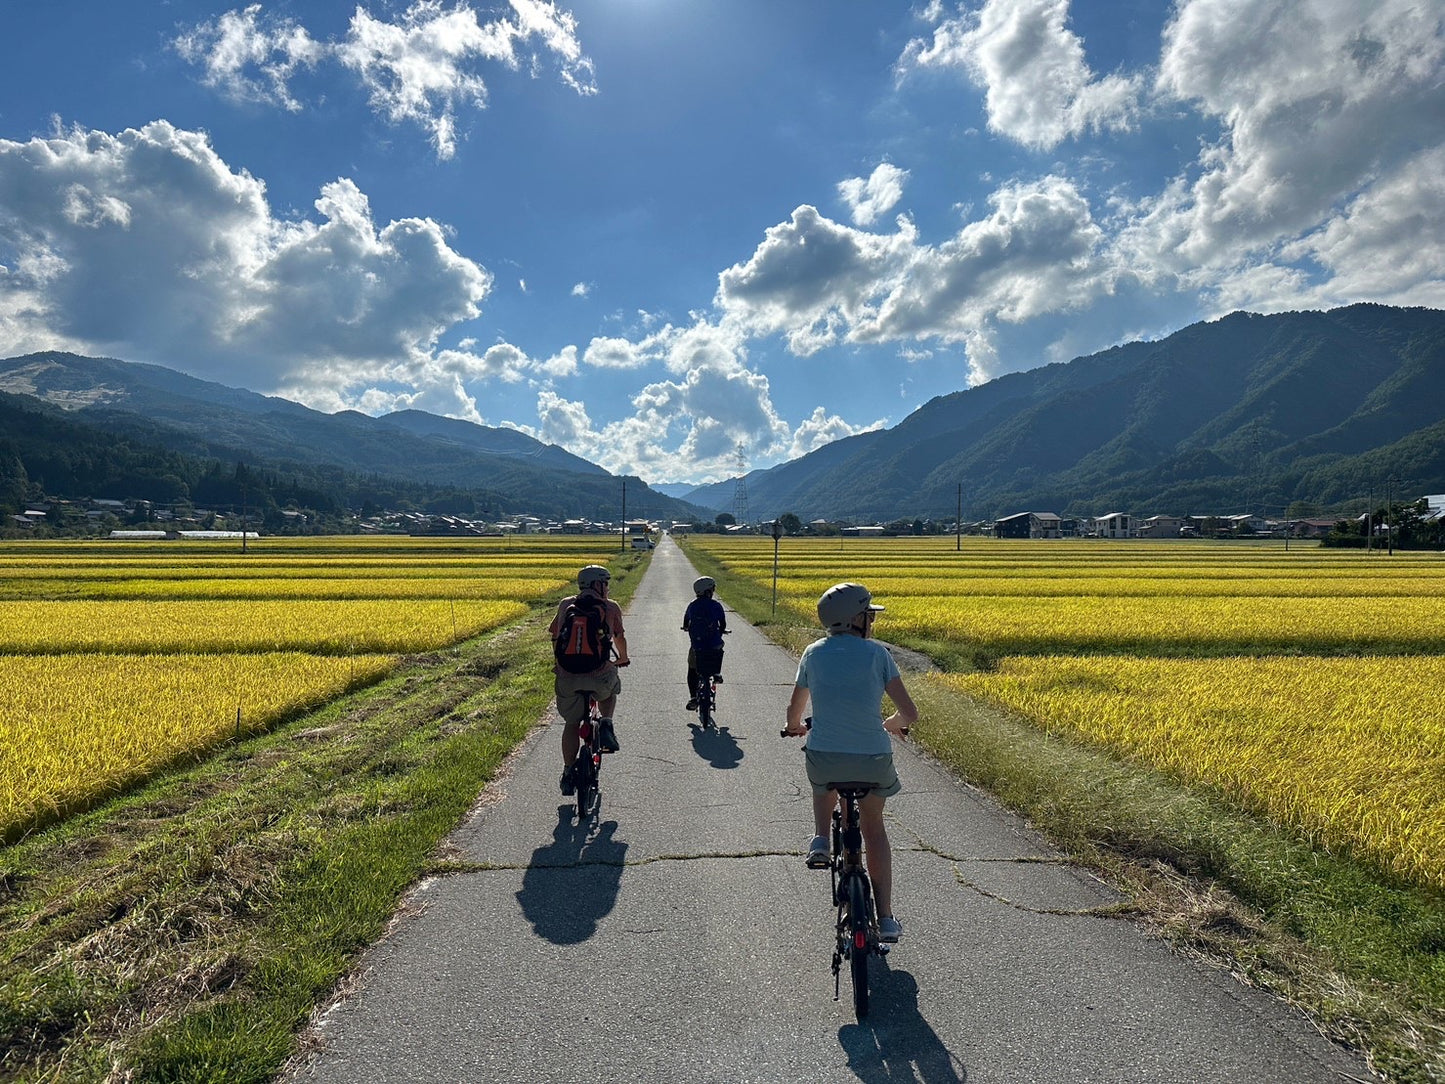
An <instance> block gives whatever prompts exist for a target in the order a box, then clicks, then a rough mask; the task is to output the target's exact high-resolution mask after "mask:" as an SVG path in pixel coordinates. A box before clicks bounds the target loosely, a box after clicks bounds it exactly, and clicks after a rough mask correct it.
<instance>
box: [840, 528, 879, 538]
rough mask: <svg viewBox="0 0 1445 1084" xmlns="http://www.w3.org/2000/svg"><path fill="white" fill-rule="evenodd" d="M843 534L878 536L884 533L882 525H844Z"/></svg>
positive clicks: (858, 536)
mask: <svg viewBox="0 0 1445 1084" xmlns="http://www.w3.org/2000/svg"><path fill="white" fill-rule="evenodd" d="M842 533H843V534H846V535H853V536H855V537H857V538H877V537H879V536H880V535H882V534H883V528H882V527H844V528H843V531H842Z"/></svg>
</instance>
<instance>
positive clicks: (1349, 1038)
mask: <svg viewBox="0 0 1445 1084" xmlns="http://www.w3.org/2000/svg"><path fill="white" fill-rule="evenodd" d="M684 544H685V543H684ZM686 548H687V553H688V557H689V559H691V561H692V562H693V564H694V565H695V566H696V567H697V569H698V571H699V572H702V573H705V574H707V575H710V576H713V577H714V578H716V579H717V581H718V594H719V595H720V596H721V597H723V598H724V599H725V600H726V601H727V603H728V605H730V606H732V607H733V608H734V609H736V610H738V611H739V612H740V613H741V614H742V615H743V616H744V617H745V618H747V619H748V620H749V621H752V622H754V623H756V624H758V625H759V626H760V627H761V628H762V629H763V630H764V631H765V632H766V633H767V634H768V635H769V636H770V637H772V639H774V640H775V641H776V642H778V643H781V644H783V645H785V646H787V647H789V648H791V649H793V650H794V651H798V650H801V648H802V647H803V646H805V645H806V644H808V643H810V642H812V641H813V640H814V639H816V638H817V637H818V636H819V635H820V631H819V630H818V629H816V628H810V627H806V626H802V625H799V624H797V622H796V621H795V619H793V618H792V616H791V615H788V614H785V613H784V612H783V608H782V606H781V604H780V605H779V607H778V611H777V615H776V617H774V615H773V613H772V592H771V585H770V584H768V585H759V584H757V583H755V582H753V581H750V580H748V579H746V578H743V577H740V576H737V575H734V574H731V573H729V572H728V571H727V570H726V569H725V568H723V567H722V565H721V563H720V562H719V561H718V560H717V559H715V558H713V557H712V556H711V555H710V554H708V553H707V552H706V550H704V549H703V548H701V547H691V546H688V547H686ZM880 631H881V632H884V633H885V634H886V623H885V625H884V628H883V629H880ZM900 643H901V646H904V647H908V648H911V649H913V650H916V651H920V652H923V653H924V654H926V655H929V656H930V657H931V658H932V659H933V661H934V662H935V663H937V664H938V665H939V666H940V667H941V668H942V669H945V670H954V671H958V670H965V669H968V668H970V667H972V666H975V665H978V664H979V663H980V662H982V663H983V664H984V665H987V664H988V660H979V659H975V658H973V657H972V656H971V655H970V654H968V653H967V652H964V651H961V650H960V649H959V648H957V647H956V646H954V645H948V644H938V643H933V642H928V641H918V642H913V641H908V640H906V639H905V640H900ZM905 680H906V681H907V683H908V686H909V691H910V693H911V694H912V695H913V697H914V699H915V700H916V701H917V702H918V705H919V709H920V711H921V717H920V721H919V723H918V725H917V726H915V727H914V729H913V735H912V736H913V737H914V738H915V739H916V740H917V741H918V742H919V743H920V744H921V745H922V746H924V747H925V748H926V749H928V751H929V752H930V753H932V754H933V755H935V756H936V757H938V759H939V760H940V761H941V762H943V763H944V764H945V765H947V766H948V767H949V768H950V769H952V770H953V771H954V772H956V773H957V774H958V775H960V776H962V777H963V778H965V779H967V780H969V781H971V782H973V783H975V784H977V785H979V786H981V787H983V788H984V789H986V790H988V791H990V792H991V793H993V794H994V795H996V796H997V797H998V798H999V799H1000V800H1001V801H1002V802H1003V803H1004V804H1006V805H1008V806H1009V807H1010V808H1012V809H1014V810H1016V811H1018V812H1019V813H1021V814H1023V815H1024V816H1025V817H1027V818H1028V819H1029V820H1030V821H1031V822H1032V823H1033V824H1034V825H1035V826H1036V827H1038V828H1039V829H1041V830H1042V831H1043V832H1045V833H1046V834H1047V835H1048V836H1049V837H1050V838H1051V839H1052V840H1053V841H1054V842H1055V843H1056V844H1057V845H1058V846H1059V847H1060V848H1061V849H1063V850H1064V851H1065V852H1067V853H1069V854H1070V855H1072V856H1073V857H1074V858H1075V859H1076V860H1078V861H1080V862H1082V863H1085V864H1087V865H1089V866H1091V867H1092V868H1094V869H1096V870H1097V871H1099V872H1100V873H1101V874H1102V875H1104V876H1105V877H1106V878H1107V879H1108V880H1110V881H1111V883H1113V884H1114V885H1116V886H1117V887H1119V888H1120V889H1121V890H1122V891H1124V892H1125V893H1126V894H1127V895H1128V896H1130V897H1131V898H1132V899H1133V900H1134V901H1135V906H1134V910H1135V913H1137V914H1138V915H1139V916H1140V917H1141V918H1143V919H1144V920H1145V921H1148V922H1150V923H1152V924H1153V925H1155V926H1156V927H1157V928H1158V929H1160V930H1161V931H1162V932H1163V933H1164V935H1165V936H1166V937H1168V938H1169V939H1170V940H1171V941H1172V942H1173V943H1174V944H1175V945H1176V946H1177V947H1179V948H1180V949H1181V950H1183V951H1185V952H1189V953H1194V954H1198V955H1200V956H1203V957H1206V958H1208V959H1210V960H1212V961H1214V962H1215V963H1217V964H1219V965H1221V966H1224V967H1227V968H1229V969H1230V970H1232V971H1233V972H1235V973H1236V974H1238V975H1240V976H1241V977H1243V978H1245V979H1247V980H1248V981H1251V982H1254V983H1256V984H1258V985H1260V986H1263V987H1265V988H1267V989H1270V990H1272V991H1274V992H1276V993H1277V994H1279V995H1281V996H1283V997H1285V998H1287V999H1288V1000H1290V1001H1292V1002H1293V1003H1295V1004H1297V1005H1299V1006H1300V1007H1302V1008H1303V1009H1305V1010H1306V1011H1307V1012H1309V1013H1310V1014H1311V1016H1312V1017H1313V1018H1314V1020H1315V1021H1316V1022H1317V1024H1318V1025H1319V1026H1320V1027H1321V1029H1322V1030H1324V1031H1325V1033H1326V1034H1329V1035H1331V1036H1333V1037H1335V1038H1337V1039H1339V1040H1340V1041H1342V1042H1345V1043H1347V1044H1349V1045H1351V1046H1355V1047H1357V1048H1358V1049H1361V1050H1363V1051H1364V1052H1365V1053H1366V1054H1367V1056H1368V1057H1369V1058H1370V1061H1371V1063H1372V1064H1373V1065H1374V1067H1375V1068H1376V1069H1378V1070H1379V1071H1380V1072H1381V1073H1383V1074H1385V1075H1386V1076H1387V1077H1388V1078H1389V1079H1391V1080H1395V1081H1408V1082H1417V1081H1418V1082H1426V1081H1436V1082H1439V1081H1445V898H1442V897H1441V895H1440V894H1439V893H1435V892H1431V891H1430V890H1428V889H1424V888H1420V887H1418V886H1412V885H1409V884H1405V883H1402V882H1401V881H1400V880H1398V879H1397V878H1393V877H1391V876H1390V875H1389V874H1387V873H1385V872H1383V871H1381V870H1379V869H1378V868H1376V867H1373V866H1371V865H1369V864H1367V863H1364V862H1357V861H1354V860H1352V859H1351V857H1350V856H1349V855H1347V854H1344V855H1342V854H1328V853H1325V852H1323V851H1321V850H1319V849H1317V848H1315V847H1313V846H1311V845H1310V844H1309V843H1308V842H1307V841H1305V840H1303V839H1301V838H1299V837H1297V836H1295V835H1293V834H1291V833H1289V832H1287V831H1285V830H1282V829H1280V828H1277V827H1275V826H1273V825H1271V824H1269V823H1268V822H1266V821H1264V820H1262V819H1261V818H1258V817H1254V816H1252V815H1250V814H1247V813H1245V812H1242V811H1240V810H1238V809H1235V808H1232V807H1230V806H1229V805H1227V804H1226V803H1224V802H1223V801H1221V800H1219V799H1218V798H1217V797H1215V796H1213V795H1210V794H1206V793H1199V792H1194V791H1190V790H1186V789H1183V788H1181V787H1180V786H1179V785H1178V784H1177V783H1174V782H1172V781H1171V780H1169V779H1166V778H1165V777H1164V776H1163V775H1161V774H1159V773H1157V772H1153V771H1151V770H1148V769H1146V768H1143V767H1140V766H1137V765H1133V764H1128V763H1125V762H1122V761H1119V760H1116V759H1114V758H1112V757H1110V756H1108V755H1106V754H1105V753H1103V752H1101V751H1099V750H1097V749H1094V748H1091V747H1086V746H1084V745H1082V744H1079V743H1076V742H1072V741H1067V740H1064V739H1061V738H1058V737H1053V736H1050V735H1047V734H1045V733H1043V732H1042V731H1040V730H1038V729H1037V728H1035V727H1033V726H1031V725H1030V724H1028V723H1027V722H1025V721H1023V720H1021V719H1018V718H1016V717H1013V716H1011V715H1009V714H1007V713H1005V712H1002V711H999V710H997V709H994V708H991V707H988V706H986V705H982V704H979V703H977V702H975V701H973V700H970V699H969V698H967V697H965V696H963V695H961V694H959V693H956V692H952V691H950V690H947V689H944V688H943V687H941V686H939V685H935V684H933V683H931V682H928V681H925V680H918V679H917V678H915V677H912V676H910V677H906V678H905Z"/></svg>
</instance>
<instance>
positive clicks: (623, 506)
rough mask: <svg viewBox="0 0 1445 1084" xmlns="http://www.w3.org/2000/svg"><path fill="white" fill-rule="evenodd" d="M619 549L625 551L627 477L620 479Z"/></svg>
mask: <svg viewBox="0 0 1445 1084" xmlns="http://www.w3.org/2000/svg"><path fill="white" fill-rule="evenodd" d="M621 551H622V552H623V553H626V552H627V479H626V478H624V479H622V545H621Z"/></svg>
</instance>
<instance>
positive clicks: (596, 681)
mask: <svg viewBox="0 0 1445 1084" xmlns="http://www.w3.org/2000/svg"><path fill="white" fill-rule="evenodd" d="M611 580H612V574H611V573H610V572H608V571H607V569H605V568H603V567H602V566H601V565H588V566H587V567H586V568H584V569H582V570H581V571H580V572H578V573H577V586H578V588H579V590H578V592H577V593H576V594H575V595H571V596H569V597H567V598H564V599H563V600H562V601H561V602H560V603H558V604H557V615H556V616H555V617H554V618H553V619H552V624H551V626H550V627H549V628H548V632H549V633H550V635H551V637H552V653H553V657H554V658H555V660H556V662H555V664H554V666H553V668H552V669H553V672H554V673H555V674H556V678H555V681H554V687H555V690H556V693H557V714H558V715H560V716H562V723H563V726H562V793H563V794H566V795H570V794H572V793H573V790H574V789H575V788H574V785H573V783H572V763H573V761H575V760H576V759H577V750H578V748H579V747H580V745H581V741H580V739H579V738H578V736H577V727H578V724H580V723H581V722H582V718H583V716H584V715H586V714H587V694H588V693H591V694H592V695H593V696H595V697H596V698H597V713H598V715H599V717H600V718H599V719H598V725H597V742H598V745H599V746H600V747H601V749H602V751H603V752H604V753H615V752H617V751H618V749H619V748H620V746H619V745H618V744H617V734H616V733H615V731H614V730H613V727H612V713H613V711H614V710H615V709H616V707H617V694H618V693H620V692H621V691H622V679H621V678H620V677H619V676H618V673H617V668H618V667H620V666H626V665H628V664H629V663H630V662H631V661H632V660H631V659H629V658H628V657H627V637H626V635H625V634H624V632H623V628H622V607H620V606H618V605H617V603H615V602H613V601H612V600H611V599H610V598H608V597H607V586H608V584H609V583H610V582H611ZM614 654H615V656H616V661H615V662H614V658H613V657H614Z"/></svg>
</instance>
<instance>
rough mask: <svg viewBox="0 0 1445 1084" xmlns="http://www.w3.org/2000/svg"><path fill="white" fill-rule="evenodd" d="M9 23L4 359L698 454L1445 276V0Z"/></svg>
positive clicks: (755, 0) (2, 220) (122, 10)
mask: <svg viewBox="0 0 1445 1084" xmlns="http://www.w3.org/2000/svg"><path fill="white" fill-rule="evenodd" d="M0 18H3V25H4V29H5V33H4V34H3V36H0V356H13V355H16V354H22V353H28V352H31V351H35V350H44V349H66V350H74V351H76V352H80V353H86V354H94V355H104V356H110V357H118V358H123V359H125V360H129V361H142V362H152V363H155V364H160V365H166V366H169V367H172V368H175V369H179V370H182V371H184V372H188V373H192V374H194V375H196V376H199V377H203V378H206V379H210V380H216V381H220V382H222V383H225V384H228V385H232V386H237V387H245V388H251V389H253V390H256V391H261V392H266V393H274V394H281V395H285V396H287V397H290V398H293V399H296V400H298V401H300V402H304V403H306V404H308V405H310V406H314V407H317V408H318V409H323V410H339V409H344V408H351V409H358V410H363V411H366V412H368V413H372V414H382V413H386V412H388V411H390V410H395V409H402V408H406V407H416V408H419V409H424V410H429V411H432V412H434V413H438V414H447V415H450V416H454V417H462V418H470V419H472V420H474V421H479V422H484V423H486V424H489V425H509V426H514V427H517V428H519V429H522V430H524V431H526V432H529V433H531V434H532V435H534V436H537V437H538V438H540V439H543V440H546V441H550V442H555V443H558V444H562V445H563V446H565V447H567V448H569V449H570V450H572V451H574V452H577V453H578V454H581V455H583V456H585V457H587V458H588V459H591V460H592V461H594V462H597V463H600V464H601V465H603V466H605V467H607V468H609V469H611V470H613V471H617V472H627V473H635V474H640V475H641V476H642V477H643V478H644V479H646V480H648V481H651V482H658V483H662V482H679V481H698V482H701V481H709V480H715V479H719V478H723V477H727V476H730V475H731V474H733V473H735V468H736V465H737V462H738V457H737V452H736V449H737V447H738V445H739V444H741V445H743V446H744V447H745V453H744V454H745V461H746V463H747V465H748V466H749V467H750V468H751V467H759V466H768V465H771V464H774V463H777V462H781V461H784V460H786V459H790V458H794V457H796V456H798V455H801V454H804V453H806V452H807V451H809V450H811V449H813V448H815V447H818V446H820V445H821V444H823V443H826V442H827V441H829V440H833V439H837V438H838V437H841V436H844V435H847V434H849V433H852V432H858V431H861V430H864V429H868V428H871V427H874V426H878V425H891V424H894V423H896V422H898V421H899V420H901V419H902V418H903V417H904V416H906V415H907V414H908V413H909V412H910V411H912V410H914V409H916V408H917V407H918V406H920V405H921V404H922V403H924V402H926V401H927V400H928V399H930V398H932V397H933V396H935V395H940V394H945V393H948V392H951V391H957V390H959V389H961V388H965V387H968V386H970V385H975V384H978V383H981V382H983V381H986V380H989V379H991V378H993V377H996V376H999V375H1001V374H1003V373H1007V372H1011V371H1015V370H1020V369H1029V368H1033V367H1035V366H1038V365H1042V364H1046V363H1049V362H1053V361H1065V360H1068V359H1069V358H1072V357H1075V356H1078V355H1081V354H1087V353H1092V352H1094V351H1096V350H1100V349H1103V348H1105V347H1108V346H1111V345H1114V344H1116V343H1119V342H1124V341H1128V340H1131V339H1137V338H1153V337H1158V336H1162V335H1165V334H1168V333H1169V332H1171V331H1173V330H1176V329H1177V328H1179V327H1182V326H1184V325H1186V324H1188V323H1191V322H1193V321H1196V320H1200V319H1210V318H1214V317H1217V316H1220V315H1223V314H1224V313H1227V312H1230V311H1233V310H1235V309H1241V308H1243V309H1249V310H1252V311H1256V312H1273V311H1281V310H1287V309H1306V308H1327V307H1333V306H1335V305H1340V304H1348V303H1351V302H1354V301H1361V300H1369V301H1380V302H1385V303H1390V304H1400V305H1429V306H1432V307H1445V0H1371V2H1370V3H1362V2H1360V0H1178V2H1176V3H1172V4H1166V3H1162V2H1146V0H1088V2H1085V0H1075V2H1073V3H1069V2H1068V0H987V2H986V3H983V4H963V5H956V4H944V3H937V2H933V3H930V2H918V3H911V4H910V3H903V2H891V0H868V2H862V0H576V2H572V3H568V2H565V0H564V2H559V3H546V2H542V0H510V2H500V3H492V4H480V3H454V2H451V0H422V2H415V3H380V2H366V0H363V2H361V3H355V2H352V0H347V2H345V3H332V2H329V0H306V2H305V3H301V2H291V0H278V2H265V3H257V4H251V5H246V4H239V5H238V4H226V3H212V2H200V0H169V2H154V3H152V2H146V3H116V2H115V0H64V2H62V3H51V4H22V3H18V2H10V3H6V4H5V6H4V8H3V16H0Z"/></svg>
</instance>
